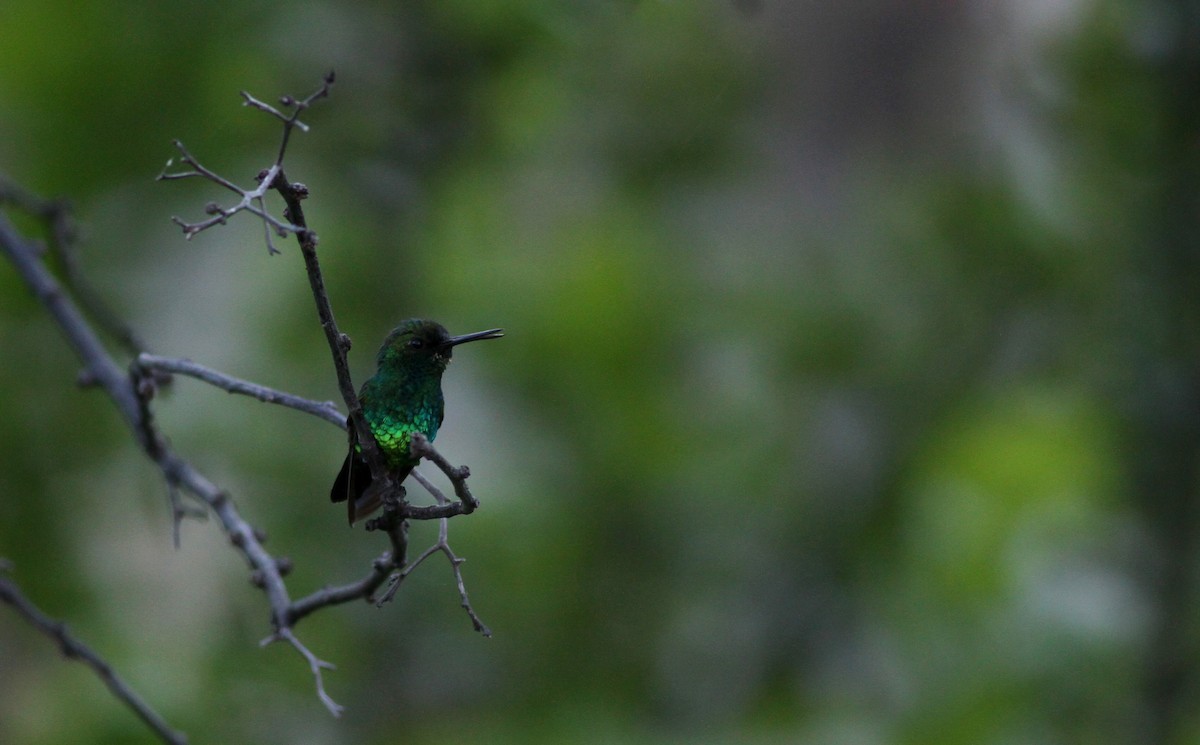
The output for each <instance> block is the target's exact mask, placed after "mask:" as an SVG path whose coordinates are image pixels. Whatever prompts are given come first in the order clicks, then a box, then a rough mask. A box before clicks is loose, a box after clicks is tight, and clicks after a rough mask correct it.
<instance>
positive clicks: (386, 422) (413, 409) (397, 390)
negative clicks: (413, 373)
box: [360, 374, 444, 468]
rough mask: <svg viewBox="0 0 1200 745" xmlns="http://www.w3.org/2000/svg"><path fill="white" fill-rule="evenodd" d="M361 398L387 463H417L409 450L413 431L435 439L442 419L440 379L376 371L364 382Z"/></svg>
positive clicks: (403, 464) (393, 466) (365, 413)
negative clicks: (382, 373)
mask: <svg viewBox="0 0 1200 745" xmlns="http://www.w3.org/2000/svg"><path fill="white" fill-rule="evenodd" d="M360 398H361V400H362V402H363V415H364V416H365V417H366V419H367V424H369V425H370V426H371V434H373V435H375V441H376V442H378V443H379V447H380V449H382V450H383V454H384V455H385V456H386V457H387V460H388V465H389V466H391V467H392V468H399V467H401V466H414V465H416V461H415V460H414V459H413V458H412V456H411V455H409V450H408V449H409V446H410V445H411V444H412V434H413V432H420V433H421V434H423V435H425V437H427V438H429V440H430V442H432V441H433V439H434V438H435V437H437V431H438V427H439V426H440V425H441V423H442V413H443V411H444V408H443V407H444V404H443V399H442V387H441V380H440V379H439V378H433V379H432V380H430V379H421V378H419V377H418V378H417V379H413V378H411V377H407V376H395V377H393V376H388V375H379V374H376V376H375V377H373V378H371V379H370V380H368V381H367V382H366V383H365V384H364V385H363V394H362V396H361V397H360Z"/></svg>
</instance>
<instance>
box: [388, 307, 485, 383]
mask: <svg viewBox="0 0 1200 745" xmlns="http://www.w3.org/2000/svg"><path fill="white" fill-rule="evenodd" d="M501 336H504V330H503V329H488V330H487V331H477V332H475V333H474V334H463V335H462V336H451V335H450V333H449V332H448V331H446V327H445V326H443V325H442V324H440V323H438V322H437V321H428V320H425V319H421V318H410V319H409V320H407V321H403V322H402V323H401V324H400V325H399V326H397V327H396V328H394V329H392V333H390V334H388V337H387V339H386V340H384V342H383V346H382V347H380V348H379V358H378V363H379V366H380V367H383V366H384V365H400V366H403V367H408V368H414V369H422V368H424V369H428V370H434V371H437V372H441V371H443V370H445V369H446V366H447V365H449V364H450V358H451V356H452V355H453V352H454V347H456V346H458V345H459V344H465V343H466V342H469V341H478V340H480V339H498V338H500V337H501Z"/></svg>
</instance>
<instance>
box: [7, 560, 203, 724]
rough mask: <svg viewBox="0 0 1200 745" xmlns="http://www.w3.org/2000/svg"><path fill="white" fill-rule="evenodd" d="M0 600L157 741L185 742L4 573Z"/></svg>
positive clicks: (108, 668)
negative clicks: (87, 674)
mask: <svg viewBox="0 0 1200 745" xmlns="http://www.w3.org/2000/svg"><path fill="white" fill-rule="evenodd" d="M0 567H2V568H4V569H5V570H7V568H8V562H7V561H0ZM0 601H4V602H5V603H7V604H8V605H9V606H11V607H12V608H13V609H14V610H15V611H16V612H17V613H18V614H19V615H20V616H21V617H23V618H24V619H25V620H26V621H28V622H29V623H30V625H32V626H33V627H34V628H36V629H37V630H38V631H40V632H42V633H43V634H45V635H46V636H48V637H50V638H51V639H53V640H54V641H56V642H57V643H58V647H59V649H61V650H62V653H63V655H64V656H65V657H67V658H68V659H72V660H79V661H80V662H82V663H83V664H85V665H87V666H88V667H90V668H91V669H92V670H93V672H95V673H96V675H97V676H98V677H99V678H100V680H101V681H103V683H104V685H106V686H108V690H110V691H112V693H113V695H114V696H116V697H117V698H118V699H119V700H121V701H123V702H124V703H125V704H126V705H127V706H128V707H129V708H130V709H133V711H134V713H135V714H137V716H138V718H139V719H141V720H142V721H143V722H145V724H146V726H148V727H149V728H150V729H152V730H154V733H155V734H156V735H158V737H159V739H160V740H162V741H163V742H165V743H169V745H186V743H187V736H186V735H185V734H183V733H182V732H178V731H176V730H173V729H171V727H170V725H168V724H167V723H166V721H165V720H164V719H163V718H162V717H161V716H159V715H158V713H157V712H156V711H154V709H152V708H150V705H149V704H147V703H146V702H145V701H144V700H143V699H142V697H141V696H139V695H138V694H137V693H136V692H135V691H134V690H133V688H131V687H130V686H129V684H128V683H126V682H125V680H124V679H123V678H122V677H121V676H119V675H117V673H116V672H115V671H114V670H113V669H112V666H111V665H109V664H108V663H107V662H106V661H105V660H104V658H103V657H101V656H100V655H99V654H97V653H96V652H95V651H93V650H92V648H91V647H89V646H87V645H86V644H84V643H83V642H81V641H79V640H78V639H76V638H75V637H74V636H72V635H71V634H70V633H69V632H68V631H67V627H66V626H65V625H64V624H63V622H62V621H56V620H54V619H53V618H50V617H49V616H47V615H46V614H45V613H43V612H42V611H41V610H40V609H38V607H37V606H36V605H34V604H33V602H32V601H31V600H29V599H28V598H27V597H25V595H24V594H22V593H21V591H20V589H19V588H18V587H17V585H16V583H14V582H13V581H12V580H11V579H9V578H8V577H4V576H0Z"/></svg>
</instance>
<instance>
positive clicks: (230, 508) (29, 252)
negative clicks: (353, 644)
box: [0, 214, 328, 700]
mask: <svg viewBox="0 0 1200 745" xmlns="http://www.w3.org/2000/svg"><path fill="white" fill-rule="evenodd" d="M0 252H2V253H3V254H4V255H5V256H7V257H8V259H9V261H10V262H11V263H12V264H13V266H14V267H16V269H17V273H18V274H19V275H20V276H21V278H22V280H24V282H25V284H26V285H28V286H29V288H30V289H31V290H32V291H33V293H34V295H35V296H36V297H37V298H38V299H39V300H40V301H41V303H42V304H43V305H44V306H45V308H46V310H47V311H48V312H49V313H50V315H51V317H53V318H54V320H55V321H56V322H57V323H58V325H59V328H60V329H61V330H62V331H63V333H64V335H65V336H66V338H67V341H68V342H69V344H70V345H71V347H72V349H74V351H75V353H76V354H77V355H78V356H79V358H80V359H81V360H82V361H83V364H84V370H85V372H86V374H87V376H88V377H89V379H91V380H92V381H94V382H95V383H96V384H97V385H98V386H100V387H101V388H102V389H103V390H104V391H105V392H106V393H107V394H108V396H109V398H111V399H112V401H113V403H114V405H115V406H116V408H117V411H118V412H119V413H120V414H121V416H122V418H123V419H124V420H125V423H126V424H127V425H128V427H129V428H130V430H131V431H132V433H133V435H134V438H135V439H136V440H137V442H138V444H139V445H140V446H141V447H142V449H143V451H144V452H145V453H146V455H147V456H148V457H149V458H150V459H151V460H152V461H154V462H155V463H156V464H157V465H158V467H159V469H160V470H161V471H162V473H163V476H164V478H165V479H166V481H167V484H168V489H175V488H179V489H183V490H185V491H187V492H188V493H190V494H192V495H193V496H194V497H196V498H197V499H198V500H200V501H201V502H202V503H204V504H205V505H206V506H207V507H208V509H209V510H211V511H212V512H213V514H215V515H216V516H217V519H218V520H219V521H220V523H221V527H222V529H223V530H224V531H225V533H226V534H227V535H228V536H229V539H230V542H231V543H232V544H233V545H234V546H235V547H236V548H237V550H238V551H239V552H240V553H241V554H242V556H243V557H244V558H245V559H246V562H247V564H249V565H250V568H251V570H252V572H253V574H254V576H255V578H256V580H257V582H256V584H259V586H261V587H262V588H263V591H264V592H265V593H266V595H267V601H268V603H269V605H270V607H271V621H272V625H273V626H274V627H275V629H276V631H279V630H287V629H288V623H289V609H290V606H291V600H290V598H289V597H288V592H287V587H286V585H285V584H284V581H283V575H282V572H281V571H280V566H281V563H280V562H279V561H277V560H276V559H275V557H273V556H272V555H271V554H270V553H269V552H268V551H267V550H266V549H265V548H264V547H263V539H262V538H261V537H260V535H261V534H260V532H259V531H257V530H255V529H254V528H253V527H252V526H251V525H250V524H249V523H248V522H246V520H245V519H243V518H242V516H241V515H240V514H239V512H238V510H237V507H236V506H235V505H234V503H233V500H232V499H230V498H229V495H228V494H227V493H226V492H225V491H224V490H222V489H220V488H219V487H217V486H216V485H215V484H213V483H212V482H211V481H209V480H208V479H207V478H206V477H205V476H204V475H203V474H201V473H200V472H199V471H198V470H196V469H195V468H194V467H193V466H192V465H191V464H190V463H188V462H187V461H185V460H184V459H183V458H181V457H179V456H178V455H177V454H175V453H174V451H172V450H171V448H170V446H169V445H168V444H167V443H166V441H165V440H164V438H162V437H161V436H160V435H159V434H158V432H157V431H156V430H155V428H154V424H153V421H152V420H151V418H150V415H149V409H148V406H147V404H146V399H145V398H143V397H142V395H141V391H142V390H146V389H152V384H150V383H149V382H148V381H146V380H145V379H139V378H138V376H137V375H131V374H129V373H127V372H126V371H124V370H122V369H121V367H120V366H119V365H117V363H116V362H115V361H114V360H113V359H112V357H110V356H109V355H108V352H107V351H106V350H105V349H104V346H103V345H102V344H101V343H100V340H99V339H98V338H97V337H96V334H95V332H94V331H93V330H92V329H91V327H90V326H88V324H87V321H86V319H85V318H84V317H83V315H82V314H81V313H80V312H79V310H78V309H77V308H76V307H75V304H74V303H73V302H72V301H71V299H70V297H69V296H68V295H67V294H66V293H65V292H63V290H62V288H61V287H60V286H59V284H58V282H57V281H56V280H55V279H54V277H53V275H52V274H51V273H50V271H49V270H48V269H47V268H46V266H45V264H44V263H43V262H42V260H41V259H40V258H39V256H38V251H37V247H36V246H35V245H34V244H32V243H30V242H28V241H26V240H25V239H24V238H22V237H21V236H20V235H19V234H18V233H17V232H16V230H15V229H14V228H13V227H12V224H11V223H10V222H9V221H8V220H7V219H6V218H5V217H4V216H3V215H2V214H0ZM289 633H290V632H289ZM321 693H322V694H324V688H323V686H322V688H321ZM324 698H328V696H327V695H326V696H323V699H322V700H324Z"/></svg>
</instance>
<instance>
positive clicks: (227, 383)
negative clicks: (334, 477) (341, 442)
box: [136, 354, 346, 429]
mask: <svg viewBox="0 0 1200 745" xmlns="http://www.w3.org/2000/svg"><path fill="white" fill-rule="evenodd" d="M136 363H137V365H138V366H139V367H141V368H143V369H145V370H160V371H163V372H169V373H175V374H178V375H187V376H188V377H191V378H196V379H197V380H202V381H204V382H205V383H209V384H210V385H214V386H216V387H217V388H220V389H221V390H224V391H228V392H229V393H239V394H242V395H244V396H250V397H252V398H256V399H258V400H259V401H262V402H264V403H268V404H278V405H280V406H286V407H288V408H290V409H296V410H297V411H303V412H304V413H306V414H312V415H313V416H315V417H318V418H320V419H324V420H325V421H327V422H329V423H330V424H333V425H336V426H338V427H341V428H342V429H345V428H346V415H345V414H343V413H342V412H341V411H340V410H339V409H338V408H337V405H335V404H334V403H333V402H332V401H313V400H310V399H307V398H301V397H300V396H295V395H292V394H291V393H284V392H283V391H278V390H275V389H274V388H268V387H267V386H264V385H259V384H257V383H251V382H250V381H248V380H242V379H241V378H235V377H233V376H231V375H226V374H225V373H222V372H218V371H217V370H214V369H212V368H211V367H205V366H204V365H201V364H198V363H196V362H192V361H191V360H189V359H182V358H176V357H159V356H156V355H152V354H141V355H138V358H137V360H136Z"/></svg>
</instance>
